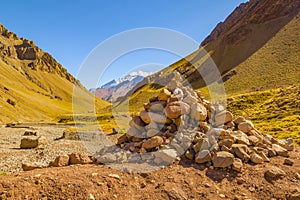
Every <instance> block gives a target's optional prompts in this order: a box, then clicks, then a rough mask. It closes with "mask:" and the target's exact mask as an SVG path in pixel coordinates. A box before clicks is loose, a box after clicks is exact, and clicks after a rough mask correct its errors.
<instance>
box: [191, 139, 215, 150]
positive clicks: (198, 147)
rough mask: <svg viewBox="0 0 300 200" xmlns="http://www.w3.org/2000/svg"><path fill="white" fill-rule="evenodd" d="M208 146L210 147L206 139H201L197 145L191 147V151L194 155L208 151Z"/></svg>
mask: <svg viewBox="0 0 300 200" xmlns="http://www.w3.org/2000/svg"><path fill="white" fill-rule="evenodd" d="M210 146H211V145H210V143H209V140H208V138H202V139H200V141H199V142H198V143H197V144H195V145H194V146H193V149H194V151H195V152H196V153H198V152H199V151H201V150H208V149H209V148H210Z"/></svg>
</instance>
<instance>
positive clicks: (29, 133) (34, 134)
mask: <svg viewBox="0 0 300 200" xmlns="http://www.w3.org/2000/svg"><path fill="white" fill-rule="evenodd" d="M23 136H37V131H33V130H26V131H25V132H24V134H23Z"/></svg>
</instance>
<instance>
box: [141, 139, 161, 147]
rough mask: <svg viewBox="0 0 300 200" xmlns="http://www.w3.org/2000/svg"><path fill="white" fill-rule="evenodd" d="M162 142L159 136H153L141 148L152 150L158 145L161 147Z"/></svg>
mask: <svg viewBox="0 0 300 200" xmlns="http://www.w3.org/2000/svg"><path fill="white" fill-rule="evenodd" d="M163 142H164V139H163V138H162V137H160V136H154V137H152V138H150V139H148V140H146V141H145V142H144V143H143V145H142V148H144V149H152V148H154V147H158V146H160V145H162V144H163Z"/></svg>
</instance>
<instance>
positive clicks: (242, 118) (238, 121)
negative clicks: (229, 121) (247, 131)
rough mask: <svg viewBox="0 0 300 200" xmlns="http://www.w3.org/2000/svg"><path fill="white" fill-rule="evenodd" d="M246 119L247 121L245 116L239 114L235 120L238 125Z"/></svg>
mask: <svg viewBox="0 0 300 200" xmlns="http://www.w3.org/2000/svg"><path fill="white" fill-rule="evenodd" d="M245 121H246V119H245V117H243V116H238V117H237V118H236V119H235V120H234V121H233V122H234V123H235V124H236V125H239V124H240V123H242V122H245Z"/></svg>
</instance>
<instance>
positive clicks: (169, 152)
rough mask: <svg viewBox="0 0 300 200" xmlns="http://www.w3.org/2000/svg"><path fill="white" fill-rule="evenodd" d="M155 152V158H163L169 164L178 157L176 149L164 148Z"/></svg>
mask: <svg viewBox="0 0 300 200" xmlns="http://www.w3.org/2000/svg"><path fill="white" fill-rule="evenodd" d="M153 154H154V156H155V159H157V160H161V161H163V162H164V163H168V164H171V163H173V162H174V161H175V159H176V158H177V152H176V151H175V150H174V149H163V150H159V151H156V152H154V153H153ZM157 164H160V162H157Z"/></svg>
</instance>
